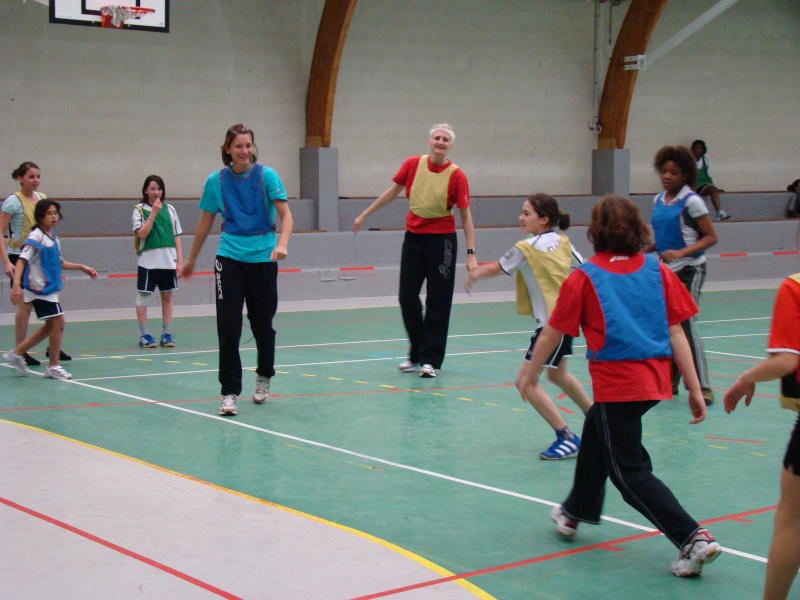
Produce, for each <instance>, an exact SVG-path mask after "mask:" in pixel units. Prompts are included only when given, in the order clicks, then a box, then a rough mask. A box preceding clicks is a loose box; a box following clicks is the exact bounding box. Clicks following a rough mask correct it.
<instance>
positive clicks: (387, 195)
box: [353, 183, 403, 233]
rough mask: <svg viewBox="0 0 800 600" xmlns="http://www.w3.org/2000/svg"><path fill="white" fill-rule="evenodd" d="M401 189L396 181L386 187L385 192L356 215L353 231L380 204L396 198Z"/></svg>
mask: <svg viewBox="0 0 800 600" xmlns="http://www.w3.org/2000/svg"><path fill="white" fill-rule="evenodd" d="M402 191H403V186H402V185H397V184H396V183H395V184H392V187H390V188H388V189H387V190H386V191H385V192H383V193H382V194H381V195H380V196H378V197H377V198H376V199H375V201H374V202H373V203H372V204H370V205H369V206H368V207H367V208H365V209H364V211H363V212H362V213H361V214H360V215H358V216H357V217H356V220H355V221H353V233H358V230H359V229H361V225H363V224H364V219H366V218H367V217H368V216H369V215H371V214H372V213H374V212H375V211H376V210H378V209H379V208H381V207H382V206H386V205H387V204H389V202H391V201H392V200H394V199H395V198H397V197H398V196H399V195H400V192H402Z"/></svg>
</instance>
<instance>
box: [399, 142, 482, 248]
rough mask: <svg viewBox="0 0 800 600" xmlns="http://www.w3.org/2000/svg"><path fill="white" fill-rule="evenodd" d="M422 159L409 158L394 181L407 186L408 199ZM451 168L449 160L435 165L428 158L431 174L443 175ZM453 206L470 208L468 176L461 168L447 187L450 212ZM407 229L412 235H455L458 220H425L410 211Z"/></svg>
mask: <svg viewBox="0 0 800 600" xmlns="http://www.w3.org/2000/svg"><path fill="white" fill-rule="evenodd" d="M420 158H422V157H421V156H412V157H411V158H407V159H406V161H405V162H404V163H403V164H402V165H401V166H400V169H399V170H398V171H397V174H395V176H394V178H393V179H392V181H394V182H395V183H396V184H397V185H402V186H405V188H406V198H408V197H409V196H410V194H411V186H412V185H413V184H414V177H415V176H416V174H417V167H419V159H420ZM449 166H450V161H449V160H448V161H447V162H445V164H443V165H435V164H433V163H432V162H431V160H430V158H428V169H429V170H430V171H431V173H441V172H442V171H444V170H445V169H446V168H447V167H449ZM453 206H456V207H458V208H467V207H469V184H468V183H467V176H466V175H464V172H463V171H462V170H461V169H460V168H458V169H456V170H455V171H453V173H452V174H451V175H450V181H449V183H448V186H447V210H450V209H451V208H453ZM406 229H407V230H408V231H410V232H412V233H455V230H456V220H455V217H454V216H453V215H448V216H446V217H439V218H438V219H425V218H424V217H418V216H417V215H415V214H414V213H412V212H411V211H408V214H407V215H406Z"/></svg>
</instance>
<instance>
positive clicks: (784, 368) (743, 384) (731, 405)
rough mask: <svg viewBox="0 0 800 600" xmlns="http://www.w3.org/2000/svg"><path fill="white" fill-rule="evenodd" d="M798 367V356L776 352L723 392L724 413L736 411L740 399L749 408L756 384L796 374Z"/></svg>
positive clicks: (743, 374)
mask: <svg viewBox="0 0 800 600" xmlns="http://www.w3.org/2000/svg"><path fill="white" fill-rule="evenodd" d="M798 366H800V356H798V355H797V354H794V353H793V352H777V353H775V354H771V355H770V356H769V358H767V359H766V360H765V361H763V362H761V363H759V364H757V365H756V366H755V367H753V368H752V369H747V371H745V372H744V373H742V374H741V375H739V377H738V379H737V380H736V381H734V382H733V385H732V386H731V387H730V389H729V390H728V391H727V392H725V396H724V397H723V398H722V403H723V405H724V406H725V412H726V413H732V412H733V411H734V410H736V405H737V404H739V401H740V400H741V399H742V398H744V405H745V406H750V401H751V400H752V399H753V394H755V393H756V383H758V382H759V381H771V380H773V379H780V378H781V377H784V376H786V375H788V374H789V373H794V372H796V371H797V368H798Z"/></svg>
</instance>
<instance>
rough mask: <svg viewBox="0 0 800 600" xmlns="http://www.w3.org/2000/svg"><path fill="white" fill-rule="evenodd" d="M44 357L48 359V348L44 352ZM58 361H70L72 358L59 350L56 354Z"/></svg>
mask: <svg viewBox="0 0 800 600" xmlns="http://www.w3.org/2000/svg"><path fill="white" fill-rule="evenodd" d="M44 355H45V356H46V357H47V358H50V348H48V349H47V350H45V351H44ZM58 360H59V361H65V360H72V357H71V356H70V355H69V354H67V353H66V352H64V351H63V350H61V351H59V353H58Z"/></svg>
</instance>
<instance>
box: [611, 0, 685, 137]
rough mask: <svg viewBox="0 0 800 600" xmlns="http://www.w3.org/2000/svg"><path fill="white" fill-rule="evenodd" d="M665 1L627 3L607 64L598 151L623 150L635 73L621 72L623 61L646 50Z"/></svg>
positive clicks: (650, 0)
mask: <svg viewBox="0 0 800 600" xmlns="http://www.w3.org/2000/svg"><path fill="white" fill-rule="evenodd" d="M668 1H669V0H631V5H630V7H628V12H627V13H626V14H625V19H624V20H623V21H622V27H621V28H620V31H619V36H617V43H616V44H614V50H613V52H612V53H611V60H610V61H609V64H608V73H606V80H605V84H604V85H603V95H602V96H601V98H600V108H599V110H598V115H597V117H598V122H599V123H600V127H601V128H602V129H601V131H600V133H599V135H598V138H597V148H598V149H599V150H606V149H616V148H624V147H625V134H626V132H627V130H628V113H629V111H630V108H631V97H632V96H633V88H634V86H635V85H636V75H637V74H638V71H636V70H631V71H626V70H625V57H626V56H638V55H640V54H644V53H645V51H646V50H647V44H648V42H649V41H650V35H651V34H652V33H653V29H654V28H655V26H656V23H657V22H658V18H659V17H660V16H661V12H662V11H663V10H664V7H665V6H666V5H667V2H668Z"/></svg>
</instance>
